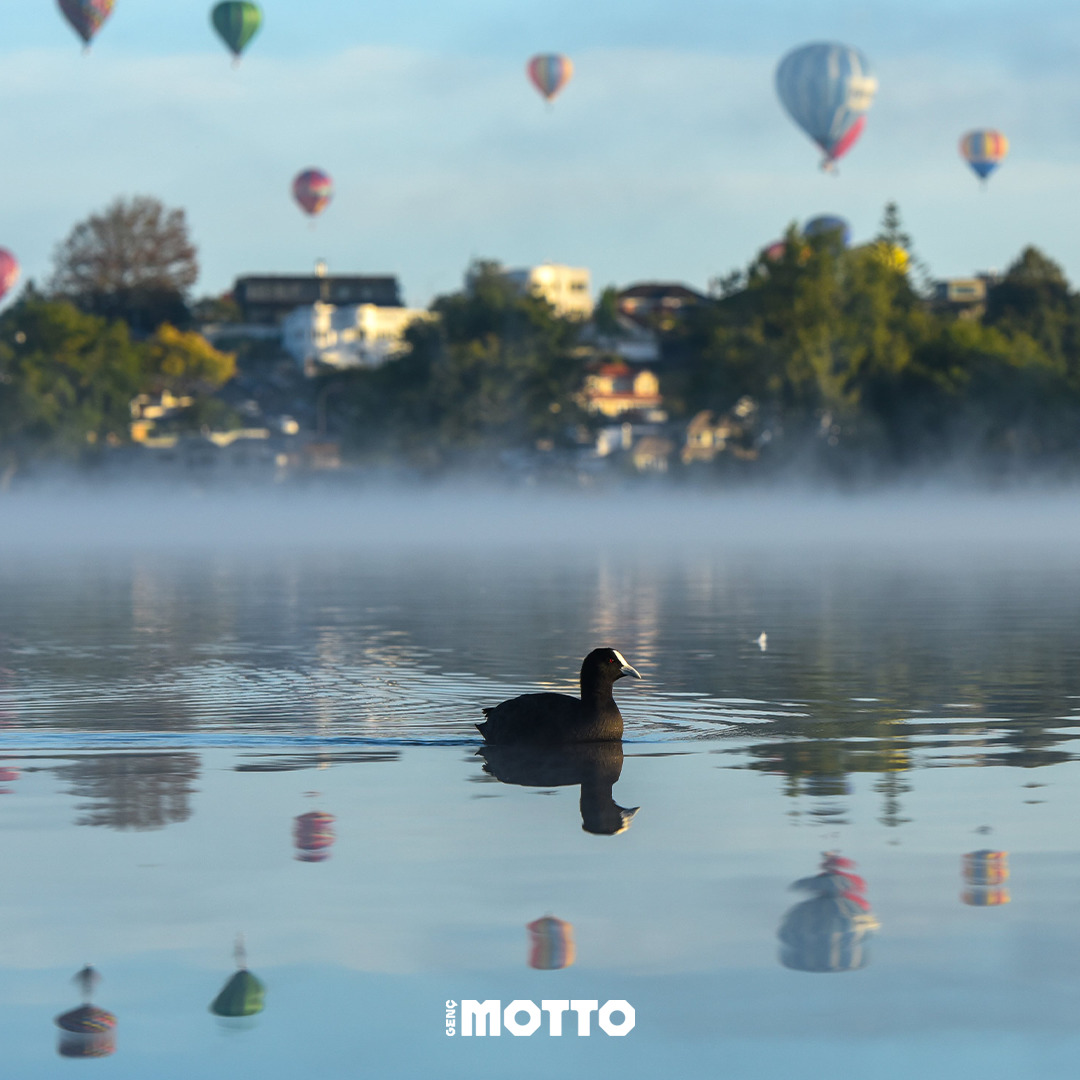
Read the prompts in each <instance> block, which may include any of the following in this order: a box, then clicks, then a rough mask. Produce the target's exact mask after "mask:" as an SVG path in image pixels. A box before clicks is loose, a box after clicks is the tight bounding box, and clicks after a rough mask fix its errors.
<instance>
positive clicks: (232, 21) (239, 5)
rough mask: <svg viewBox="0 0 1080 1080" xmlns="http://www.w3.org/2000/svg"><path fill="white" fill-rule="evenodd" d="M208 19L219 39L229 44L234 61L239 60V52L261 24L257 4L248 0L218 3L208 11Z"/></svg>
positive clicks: (231, 0)
mask: <svg viewBox="0 0 1080 1080" xmlns="http://www.w3.org/2000/svg"><path fill="white" fill-rule="evenodd" d="M210 21H211V22H212V23H213V24H214V29H215V30H216V31H217V32H218V34H219V35H220V37H221V40H222V41H224V42H225V44H226V45H228V46H229V51H230V52H231V53H232V54H233V56H234V57H235V60H234V63H235V62H239V60H240V54H241V53H242V52H243V51H244V48H245V47H246V46H247V43H248V42H249V41H250V40H251V39H252V38H253V37H254V36H255V34H256V33H257V32H258V29H259V27H260V26H261V25H262V12H261V11H260V10H259V6H258V4H252V3H249V2H248V0H230V2H227V3H223V4H218V5H217V6H216V7H215V8H214V10H213V11H211V12H210Z"/></svg>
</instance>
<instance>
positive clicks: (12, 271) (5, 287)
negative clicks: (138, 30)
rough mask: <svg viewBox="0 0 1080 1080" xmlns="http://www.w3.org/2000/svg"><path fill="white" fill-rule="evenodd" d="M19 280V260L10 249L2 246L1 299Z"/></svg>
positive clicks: (0, 254) (0, 251)
mask: <svg viewBox="0 0 1080 1080" xmlns="http://www.w3.org/2000/svg"><path fill="white" fill-rule="evenodd" d="M18 280H19V260H18V259H16V258H15V256H14V255H12V254H11V252H10V251H8V249H7V248H0V300H3V298H4V297H5V296H7V294H8V293H9V292H11V290H12V288H13V287H14V285H15V282H17V281H18Z"/></svg>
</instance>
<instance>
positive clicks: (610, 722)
mask: <svg viewBox="0 0 1080 1080" xmlns="http://www.w3.org/2000/svg"><path fill="white" fill-rule="evenodd" d="M624 675H632V676H633V677H634V678H635V679H640V678H641V676H640V675H639V674H638V673H637V672H636V671H635V670H634V669H633V668H632V667H631V666H630V665H629V664H628V663H627V662H626V659H625V657H624V656H623V655H622V653H620V652H619V651H618V650H617V649H593V651H592V652H591V653H589V655H588V656H586V657H585V659H584V660H583V661H582V662H581V697H580V698H575V697H570V696H569V695H568V694H522V695H521V697H516V698H511V699H510V700H509V701H504V702H502V704H501V705H494V706H492V707H491V708H490V709H484V715H485V716H486V717H487V719H486V720H485V721H484V722H483V723H480V724H477V725H476V727H477V730H478V731H479V732H480V734H481V735H483V736H484V739H485V741H486V742H489V743H546V744H549V745H550V744H558V743H574V742H599V741H602V740H609V739H621V738H622V734H623V719H622V713H620V712H619V706H618V705H616V704H615V699H614V698H613V697H612V696H611V688H612V687H613V686H614V685H615V680H616V679H621V678H622V677H623V676H624Z"/></svg>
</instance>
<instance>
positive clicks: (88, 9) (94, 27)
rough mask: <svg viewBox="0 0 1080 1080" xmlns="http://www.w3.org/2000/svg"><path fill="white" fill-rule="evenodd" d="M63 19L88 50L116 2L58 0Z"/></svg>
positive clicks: (105, 0)
mask: <svg viewBox="0 0 1080 1080" xmlns="http://www.w3.org/2000/svg"><path fill="white" fill-rule="evenodd" d="M59 2H60V10H61V11H62V12H63V13H64V18H65V19H67V21H68V22H69V23H71V25H72V26H73V27H74V28H75V33H76V34H78V35H79V37H81V38H82V39H83V44H84V45H85V46H86V47H87V48H89V47H90V41H91V39H92V38H93V36H94V35H95V34H96V33H97V32H98V31H99V30H100V29H101V26H102V24H103V23H104V22H105V20H106V19H107V18H108V17H109V16H110V15H111V14H112V9H113V7H114V6H115V5H116V0H59Z"/></svg>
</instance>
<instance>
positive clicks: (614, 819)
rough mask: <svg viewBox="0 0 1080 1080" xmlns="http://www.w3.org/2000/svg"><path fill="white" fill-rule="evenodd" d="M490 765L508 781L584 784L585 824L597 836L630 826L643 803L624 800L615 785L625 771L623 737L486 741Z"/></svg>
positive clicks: (489, 769) (482, 751)
mask: <svg viewBox="0 0 1080 1080" xmlns="http://www.w3.org/2000/svg"><path fill="white" fill-rule="evenodd" d="M477 755H478V756H479V757H482V758H483V759H484V771H485V772H486V773H489V774H490V775H491V776H494V777H495V779H496V780H499V781H500V782H501V783H504V784H514V785H517V786H520V787H538V788H552V787H570V786H572V785H575V784H580V785H581V827H582V828H583V829H584V830H585V831H586V832H589V833H594V834H595V835H597V836H616V835H618V834H619V833H622V832H626V830H627V829H628V828H630V823H631V821H633V820H634V815H635V814H636V813H637V812H638V810H639V807H637V806H633V807H629V808H628V807H624V806H619V805H618V803H616V802H615V799H614V797H613V795H612V791H611V789H612V788H613V787H614V786H615V783H616V782H617V781H618V779H619V776H620V775H621V774H622V764H623V752H622V745H621V744H620V743H617V742H596V743H577V744H572V745H567V746H543V747H542V746H498V745H485V746H482V747H480V749H479V750H477Z"/></svg>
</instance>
